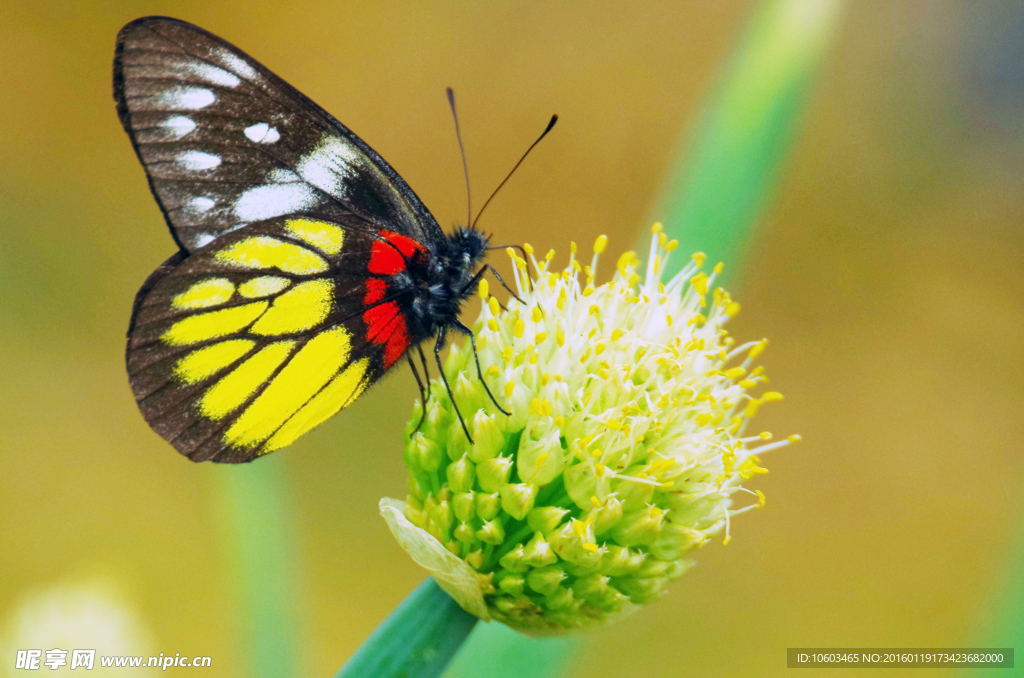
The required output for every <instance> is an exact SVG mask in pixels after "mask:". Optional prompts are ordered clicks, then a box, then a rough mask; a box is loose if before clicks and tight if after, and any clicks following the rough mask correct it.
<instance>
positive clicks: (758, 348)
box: [747, 339, 768, 360]
mask: <svg viewBox="0 0 1024 678" xmlns="http://www.w3.org/2000/svg"><path fill="white" fill-rule="evenodd" d="M767 345H768V340H767V339H762V340H761V341H760V342H758V343H757V344H755V345H754V348H752V349H750V351H748V352H747V357H748V358H750V359H751V360H753V359H754V358H756V357H757V356H759V355H761V354H762V353H764V349H765V347H766V346H767Z"/></svg>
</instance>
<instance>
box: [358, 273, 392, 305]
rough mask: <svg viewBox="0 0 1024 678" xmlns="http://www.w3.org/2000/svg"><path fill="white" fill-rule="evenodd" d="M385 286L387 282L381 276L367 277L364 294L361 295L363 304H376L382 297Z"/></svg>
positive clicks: (386, 286)
mask: <svg viewBox="0 0 1024 678" xmlns="http://www.w3.org/2000/svg"><path fill="white" fill-rule="evenodd" d="M387 288H388V284H387V283H386V282H385V281H384V280H383V279H382V278H367V279H366V296H365V297H363V304H365V305H366V306H369V305H370V304H376V303H377V302H378V301H380V300H381V299H383V298H384V292H385V291H386V290H387Z"/></svg>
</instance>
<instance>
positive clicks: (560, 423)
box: [544, 375, 565, 428]
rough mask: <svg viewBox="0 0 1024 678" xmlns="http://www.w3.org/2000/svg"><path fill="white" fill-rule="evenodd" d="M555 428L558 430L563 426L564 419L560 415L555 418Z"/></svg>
mask: <svg viewBox="0 0 1024 678" xmlns="http://www.w3.org/2000/svg"><path fill="white" fill-rule="evenodd" d="M544 376H547V375H544ZM555 426H557V427H558V428H562V427H563V426H565V417H563V416H562V415H558V416H557V417H555Z"/></svg>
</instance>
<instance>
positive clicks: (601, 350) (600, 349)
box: [594, 344, 604, 355]
mask: <svg viewBox="0 0 1024 678" xmlns="http://www.w3.org/2000/svg"><path fill="white" fill-rule="evenodd" d="M602 353H604V344H598V345H597V346H595V347H594V355H601V354H602Z"/></svg>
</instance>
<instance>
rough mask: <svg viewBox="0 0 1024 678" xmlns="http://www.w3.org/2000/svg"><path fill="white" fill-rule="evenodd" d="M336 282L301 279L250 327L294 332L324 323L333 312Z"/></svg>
mask: <svg viewBox="0 0 1024 678" xmlns="http://www.w3.org/2000/svg"><path fill="white" fill-rule="evenodd" d="M333 291H334V287H333V285H331V283H330V282H328V281H327V280H308V281H306V282H301V283H299V284H298V285H296V286H295V287H293V288H292V289H290V290H288V291H287V292H285V293H284V294H282V295H281V296H279V297H278V298H277V299H275V300H274V303H273V305H272V306H271V307H270V309H269V310H268V311H267V312H266V313H265V314H264V315H263V317H262V318H260V319H259V320H257V321H256V323H255V324H254V325H253V326H252V328H250V330H249V331H250V332H252V333H253V334H262V335H277V334H293V333H295V332H302V331H304V330H309V329H312V328H314V327H316V326H317V325H318V324H320V323H321V322H322V321H323V319H324V318H326V317H327V314H328V313H330V312H331V297H332V292H333Z"/></svg>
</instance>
